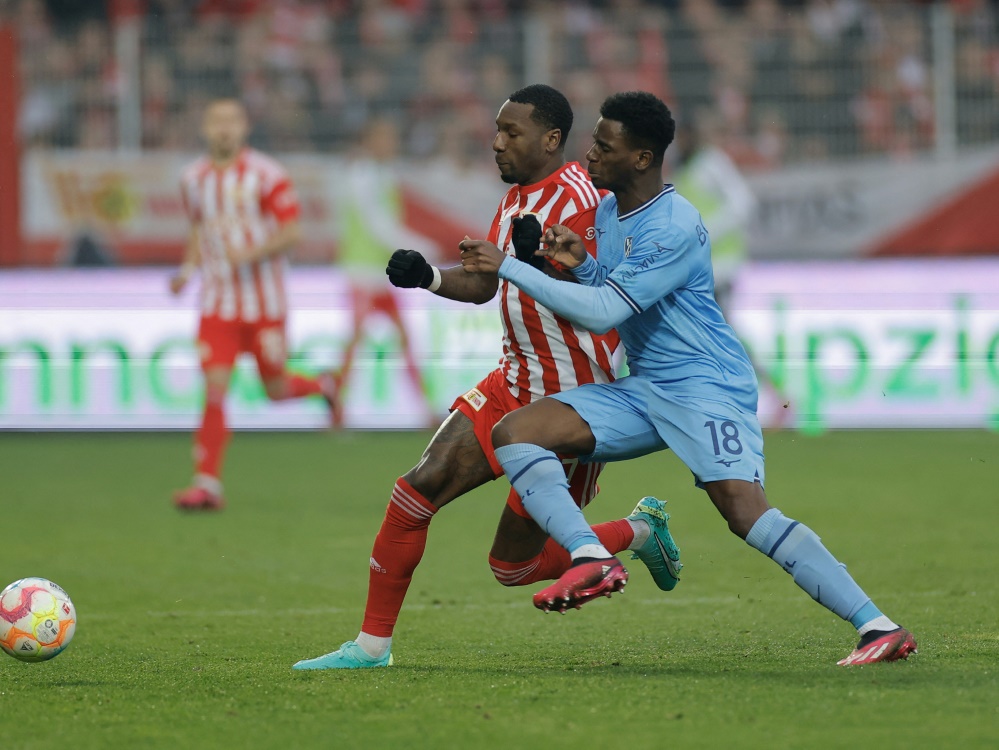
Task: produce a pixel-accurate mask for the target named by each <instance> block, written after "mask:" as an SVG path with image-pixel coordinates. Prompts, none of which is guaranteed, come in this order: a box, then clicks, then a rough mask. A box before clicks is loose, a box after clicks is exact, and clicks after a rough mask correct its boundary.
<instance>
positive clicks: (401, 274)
mask: <svg viewBox="0 0 999 750" xmlns="http://www.w3.org/2000/svg"><path fill="white" fill-rule="evenodd" d="M385 273H386V275H388V277H389V282H390V283H391V284H392V285H393V286H396V287H399V288H401V289H415V288H417V287H419V288H421V289H426V290H428V291H431V292H433V293H434V294H436V295H437V296H438V297H446V298H447V299H453V300H456V301H458V302H471V303H473V304H476V305H481V304H483V303H485V302H488V301H489V300H491V299H492V298H493V297H494V296H495V295H496V289H497V287H498V286H499V277H497V276H496V275H495V274H493V275H491V276H490V275H488V274H468V273H465V272H464V270H462V268H461V267H460V266H456V267H454V268H444V269H439V268H437V267H435V266H433V265H431V264H430V263H428V262H427V259H426V258H424V257H423V255H422V254H421V253H419V252H417V251H416V250H396V251H395V252H394V253H392V257H391V258H389V262H388V266H387V268H386V269H385Z"/></svg>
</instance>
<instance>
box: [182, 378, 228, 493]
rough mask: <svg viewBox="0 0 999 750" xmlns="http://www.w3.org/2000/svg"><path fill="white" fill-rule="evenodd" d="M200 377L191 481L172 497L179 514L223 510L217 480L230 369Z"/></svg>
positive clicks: (225, 434)
mask: <svg viewBox="0 0 999 750" xmlns="http://www.w3.org/2000/svg"><path fill="white" fill-rule="evenodd" d="M204 376H205V409H204V414H203V415H202V419H201V426H200V428H199V429H198V432H197V434H196V436H195V441H194V462H195V473H194V480H193V482H192V484H191V486H190V487H188V488H187V489H184V490H181V491H180V492H177V493H176V494H175V495H174V505H176V506H177V507H178V508H180V509H181V510H221V509H222V508H223V507H224V506H225V501H224V499H223V497H222V481H221V479H220V477H221V470H222V458H223V455H224V453H225V446H226V443H228V441H229V430H228V428H227V427H226V423H225V411H224V409H225V396H226V393H227V392H228V390H229V381H230V380H231V378H232V367H231V366H221V365H220V366H212V367H208V368H206V369H205V372H204Z"/></svg>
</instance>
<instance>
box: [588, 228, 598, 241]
mask: <svg viewBox="0 0 999 750" xmlns="http://www.w3.org/2000/svg"><path fill="white" fill-rule="evenodd" d="M596 236H597V230H596V229H594V228H593V227H590V228H589V229H587V230H586V239H588V240H592V239H593V238H594V237H596Z"/></svg>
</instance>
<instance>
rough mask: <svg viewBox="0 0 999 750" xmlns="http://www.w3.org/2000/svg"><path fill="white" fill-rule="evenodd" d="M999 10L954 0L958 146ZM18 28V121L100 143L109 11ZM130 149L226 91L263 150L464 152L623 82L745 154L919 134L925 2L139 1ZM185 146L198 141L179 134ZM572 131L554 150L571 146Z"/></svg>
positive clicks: (109, 51)
mask: <svg viewBox="0 0 999 750" xmlns="http://www.w3.org/2000/svg"><path fill="white" fill-rule="evenodd" d="M996 5H997V4H996V3H995V2H989V1H988V0H956V1H955V2H954V3H953V4H952V7H953V8H954V9H955V15H956V20H957V28H958V33H957V38H956V41H957V45H956V57H957V60H956V66H957V81H956V89H957V98H958V137H959V140H960V142H962V143H963V142H965V141H967V142H969V143H981V142H988V141H993V140H995V139H996V137H997V136H996V132H997V128H996V122H997V118H999V99H997V97H996V86H997V80H999V22H997V15H999V14H997V10H996ZM0 8H5V9H6V13H7V15H8V16H9V17H11V18H12V19H13V21H14V24H15V25H16V28H17V31H18V34H19V37H20V40H21V73H22V79H23V85H22V92H23V102H24V104H23V107H22V111H21V113H20V119H21V132H22V133H23V136H24V139H25V141H26V142H27V143H30V144H33V145H57V146H78V145H87V146H89V145H93V144H105V145H107V146H113V145H115V139H116V137H117V134H116V129H115V128H116V117H115V113H116V110H117V107H118V105H119V97H120V96H121V95H122V94H123V80H122V79H123V76H122V75H121V71H119V70H118V69H117V68H116V65H115V61H114V50H115V42H114V39H113V30H112V28H111V26H110V22H109V20H108V17H107V16H108V13H107V8H108V3H107V2H103V1H102V0H93V2H87V3H80V2H74V1H73V0H0ZM144 8H145V17H144V23H143V31H142V40H141V51H140V54H141V61H142V62H141V64H142V70H141V71H140V80H141V96H142V102H141V111H142V120H143V123H142V125H143V132H142V139H143V141H142V142H143V146H144V147H145V148H177V147H179V146H181V145H184V143H185V139H186V138H187V136H185V135H184V133H183V130H181V132H177V131H178V128H181V127H182V126H183V125H184V124H185V123H188V122H189V120H190V113H191V111H192V104H191V102H192V101H193V102H195V103H196V105H195V107H194V108H195V109H196V108H197V106H201V105H203V103H204V101H205V100H206V99H207V98H210V97H212V96H217V95H220V94H225V95H235V96H237V97H239V98H240V99H241V100H242V101H244V102H245V104H246V106H247V108H248V109H249V111H250V113H251V116H252V117H253V118H254V120H255V121H256V122H257V123H259V127H258V128H257V130H256V131H255V134H254V136H253V137H254V139H255V141H256V142H257V145H260V146H262V147H265V148H267V149H268V150H273V151H298V150H303V151H312V150H320V151H342V150H345V149H347V148H348V147H349V145H350V144H351V143H353V142H354V140H355V139H356V138H357V137H358V136H359V135H360V134H361V133H362V132H363V130H364V129H365V127H366V126H367V124H368V123H369V122H370V121H371V120H372V118H376V117H380V116H382V115H384V114H386V113H388V114H390V115H391V116H392V117H393V118H394V119H395V120H397V121H398V122H400V123H404V126H403V128H402V132H401V134H400V135H401V137H402V148H403V153H404V154H406V155H408V156H411V157H418V158H430V157H435V156H447V157H449V158H453V159H457V160H458V161H468V160H472V161H474V160H477V159H479V158H480V157H481V145H482V142H483V139H484V138H485V139H488V137H489V136H490V135H491V132H492V130H493V127H494V125H493V118H494V117H495V112H494V111H493V109H494V103H495V101H496V100H497V97H499V98H502V95H503V92H506V91H509V90H510V89H512V88H514V87H516V86H518V85H521V84H523V83H527V82H530V81H533V80H535V79H537V80H541V79H544V80H547V81H549V82H551V83H553V84H555V85H558V86H560V87H561V88H562V89H563V90H566V91H567V93H568V94H569V96H570V99H571V101H572V102H573V106H574V108H575V109H576V112H577V115H578V116H579V117H580V120H581V121H588V120H589V119H591V118H595V115H596V109H597V105H598V104H599V102H600V101H602V99H603V98H604V97H605V96H606V95H607V94H609V93H612V92H613V91H617V90H622V89H635V88H641V89H646V90H649V91H652V92H653V93H655V94H657V95H659V96H661V97H663V98H664V99H665V100H666V101H668V102H669V103H670V104H671V105H673V106H674V108H675V109H676V110H677V111H678V112H680V113H684V112H694V111H695V110H698V109H703V108H709V109H711V110H712V111H713V115H712V116H713V118H715V119H716V120H718V122H719V138H720V142H721V144H722V145H723V146H724V148H725V150H726V151H727V152H728V153H729V154H730V155H731V156H732V157H733V158H734V159H735V160H736V161H737V163H738V164H739V165H741V166H743V167H745V168H767V167H773V166H776V165H777V164H779V163H782V162H787V161H795V160H803V159H824V158H832V157H839V156H845V155H851V154H860V153H888V154H893V155H899V156H905V155H907V154H910V153H913V152H917V151H921V150H925V149H927V148H930V147H932V145H933V141H934V138H935V127H936V125H935V122H934V107H933V96H934V91H933V89H932V84H933V81H932V76H931V64H932V59H931V49H930V33H929V28H930V26H929V24H930V18H931V13H930V11H931V7H930V4H929V3H918V2H909V3H905V2H873V0H615V1H614V2H610V0H590V1H585V0H548V1H547V2H538V1H537V0H519V1H517V2H507V1H504V0H145V2H144ZM187 145H194V144H187ZM587 146H588V133H586V132H585V129H580V130H579V132H574V133H573V137H572V140H571V142H570V143H569V144H568V148H569V149H570V154H572V155H574V156H576V157H578V156H579V155H581V154H582V153H583V152H584V151H585V148H586V147H587Z"/></svg>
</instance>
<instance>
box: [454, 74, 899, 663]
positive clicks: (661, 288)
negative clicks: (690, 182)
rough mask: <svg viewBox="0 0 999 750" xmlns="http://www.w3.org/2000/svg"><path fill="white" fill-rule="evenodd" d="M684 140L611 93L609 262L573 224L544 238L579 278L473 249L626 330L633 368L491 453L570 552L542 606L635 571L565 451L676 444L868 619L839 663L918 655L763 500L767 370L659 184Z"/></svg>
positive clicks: (755, 529) (503, 425) (847, 611)
mask: <svg viewBox="0 0 999 750" xmlns="http://www.w3.org/2000/svg"><path fill="white" fill-rule="evenodd" d="M673 133H674V123H673V118H672V116H671V114H670V111H669V109H668V108H667V107H666V105H665V104H663V102H662V101H660V100H659V99H657V98H656V97H655V96H653V95H652V94H648V93H645V92H634V91H632V92H628V93H625V94H615V95H614V96H611V97H609V98H608V99H607V100H606V101H605V102H604V103H603V105H602V106H601V108H600V119H599V120H598V121H597V125H596V128H595V129H594V131H593V141H594V142H593V146H592V147H591V148H590V150H589V151H588V152H587V154H586V158H587V161H588V162H589V165H588V171H589V174H590V175H591V177H592V179H593V184H594V185H596V186H598V187H601V188H606V189H609V190H611V191H612V195H609V196H607V198H606V199H604V201H603V202H602V203H601V204H600V208H599V209H598V210H597V215H596V221H595V227H596V230H597V233H598V234H599V236H600V239H599V243H598V244H599V247H598V251H597V257H596V259H594V258H593V255H592V253H591V252H589V250H590V249H589V248H587V247H585V246H584V244H583V241H582V239H581V237H580V236H579V235H578V233H576V232H575V231H574V230H570V229H568V228H567V227H564V226H556V227H552V228H551V229H549V230H548V232H547V234H546V237H545V240H546V244H547V247H548V250H546V252H547V253H549V254H550V256H551V257H552V258H554V259H555V260H558V261H559V262H561V263H562V264H563V265H564V266H565V267H566V268H571V269H573V274H574V275H575V276H576V277H577V278H578V279H579V281H580V283H579V284H566V283H563V282H559V281H556V280H553V279H551V278H549V277H547V276H545V275H543V274H540V273H537V272H536V271H535V269H533V268H531V267H530V266H529V265H528V264H527V263H522V262H520V261H519V260H518V259H517V258H510V257H509V256H508V255H507V254H504V253H502V252H500V251H499V250H498V249H497V248H496V247H495V246H494V245H492V244H491V243H490V242H488V241H486V242H484V241H481V240H465V241H463V242H462V243H461V247H462V263H463V265H464V267H465V268H466V269H468V270H469V271H474V272H482V273H485V274H487V275H488V276H490V277H491V276H492V274H495V273H498V274H499V276H500V278H501V279H504V280H505V281H509V282H512V283H514V284H516V285H517V286H518V287H519V288H520V289H522V290H524V291H526V292H528V293H529V294H531V296H532V297H534V298H535V299H538V300H544V302H545V304H547V305H549V306H550V307H551V308H552V309H554V310H557V311H559V313H560V314H562V315H565V316H567V317H570V318H571V319H573V320H575V321H576V322H577V323H578V324H579V325H582V326H584V327H585V328H586V329H588V330H593V331H606V330H609V329H611V328H613V327H617V329H618V330H619V331H620V334H621V340H622V342H623V344H624V347H625V351H626V352H627V354H628V364H629V366H630V368H631V375H630V376H629V377H627V378H622V379H621V380H617V381H615V382H613V383H597V384H588V385H582V386H580V387H579V388H575V389H573V390H571V391H566V392H564V393H558V394H554V395H553V396H551V397H549V398H544V399H541V400H538V401H535V402H534V403H532V404H530V405H528V406H525V407H524V408H523V409H519V410H517V411H515V412H512V413H511V414H508V415H507V416H506V417H504V418H503V419H502V421H500V423H499V424H497V425H496V427H495V429H493V433H492V438H493V446H494V448H495V455H496V457H497V459H498V460H499V461H500V463H501V464H502V465H503V470H504V472H505V473H506V475H507V477H508V478H509V479H510V483H511V485H512V486H513V488H514V489H516V490H517V491H518V492H519V493H520V495H521V497H523V498H525V499H524V506H525V507H526V508H527V510H528V512H529V513H530V514H531V516H532V517H533V518H535V519H542V520H543V521H544V523H545V524H546V528H547V529H548V530H549V531H550V533H551V535H552V537H553V538H554V539H556V540H558V542H559V544H561V545H562V546H563V547H564V548H565V549H567V550H568V551H569V552H570V554H571V556H572V561H573V564H572V567H571V568H569V569H568V571H566V573H565V574H564V575H563V576H562V577H561V578H560V579H559V580H558V581H557V582H556V583H554V584H552V585H551V586H549V587H547V588H546V589H544V590H542V591H540V592H538V593H537V594H536V595H535V597H534V604H535V606H537V607H538V608H540V609H543V610H545V611H548V610H551V609H561V610H563V611H564V609H565V608H566V607H572V606H578V605H580V604H583V603H585V602H587V601H590V599H592V598H594V597H595V596H598V595H600V594H602V593H608V594H609V593H610V592H611V591H619V590H620V589H621V586H622V585H623V583H624V582H625V581H627V577H628V572H627V571H626V570H624V568H623V567H622V565H621V563H620V562H619V561H618V560H617V559H616V558H615V557H613V554H614V553H613V552H612V551H611V550H610V549H609V548H606V545H603V544H602V541H601V540H600V538H599V537H598V536H597V535H596V534H594V533H593V530H592V529H591V528H590V527H589V526H588V525H586V523H585V521H583V519H581V518H580V514H579V512H578V509H577V508H576V506H575V504H574V503H573V501H572V498H570V497H569V496H568V494H567V493H566V492H565V490H564V482H563V478H562V476H561V460H560V458H559V457H558V456H557V455H556V454H569V455H573V456H580V457H581V458H582V459H583V461H584V462H587V463H588V462H591V461H598V462H599V461H622V460H626V459H629V458H633V457H636V456H641V455H646V454H649V453H654V452H656V451H661V450H663V449H665V448H667V447H668V448H670V449H671V450H672V451H673V452H674V453H676V455H677V456H678V457H679V458H680V459H681V460H682V461H683V462H684V463H685V464H686V466H687V467H688V468H689V469H690V470H691V472H692V473H693V474H694V478H695V481H696V483H697V486H698V487H701V488H702V489H704V490H705V492H707V494H708V497H710V498H711V501H712V502H713V503H714V505H715V507H716V508H717V509H718V511H719V512H720V513H721V515H722V517H723V518H724V519H725V520H726V521H727V522H728V526H729V529H730V530H731V531H732V532H733V533H735V534H737V535H738V536H739V537H740V538H742V539H744V540H745V541H746V542H747V543H748V544H749V545H750V546H752V547H753V548H755V549H757V550H759V551H760V552H762V553H763V554H765V555H767V556H768V557H769V558H771V559H772V560H773V561H774V562H776V563H777V564H778V565H780V566H781V568H782V569H783V570H784V571H786V572H787V573H789V574H791V576H792V577H793V578H794V582H795V583H796V584H798V586H800V587H801V588H802V589H803V590H804V591H806V592H807V593H808V594H809V595H810V596H811V597H812V598H813V599H815V600H816V601H817V602H819V604H821V605H823V606H824V607H826V608H828V609H829V610H831V611H832V612H833V613H835V614H836V615H838V616H840V617H841V618H843V619H844V620H846V621H848V622H850V623H851V624H852V625H854V626H855V627H856V628H857V630H858V631H859V634H860V643H859V644H858V646H857V648H856V649H855V650H854V651H853V653H851V654H850V655H848V656H847V657H846V658H845V659H843V660H841V661H840V662H839V663H840V664H843V665H846V664H867V663H872V662H878V661H893V660H896V659H904V658H906V657H907V656H908V655H909V654H910V653H912V652H914V651H915V649H916V641H915V639H914V638H913V637H912V635H911V634H910V633H909V631H907V630H905V629H904V628H901V627H899V626H898V625H897V624H896V623H894V622H892V621H891V620H890V619H888V618H887V617H886V616H885V615H884V614H882V613H881V611H880V610H879V609H878V608H877V607H876V606H875V605H874V603H873V602H872V601H871V599H870V597H868V596H867V595H866V594H865V593H864V592H863V590H861V588H860V587H859V586H858V585H857V584H856V583H855V582H854V580H853V578H852V577H851V576H850V574H849V573H847V571H846V566H845V565H843V564H842V563H840V562H839V561H838V560H836V558H834V557H833V556H832V555H831V554H830V553H829V551H828V550H827V549H826V548H825V546H824V545H823V544H822V542H821V540H820V539H819V537H818V536H817V535H816V534H815V532H813V531H812V530H811V529H809V528H808V527H807V526H805V525H804V524H801V523H799V522H798V521H795V520H793V519H790V518H787V517H786V516H784V515H783V514H782V513H781V512H780V511H779V510H777V509H776V508H771V507H770V505H769V504H768V502H767V496H766V493H765V492H764V490H763V485H764V481H765V477H764V466H763V434H762V432H761V430H760V425H759V422H758V421H757V418H756V403H757V384H756V377H755V375H754V373H753V368H752V365H751V364H750V361H749V358H748V357H747V356H746V352H745V350H744V349H743V347H742V345H741V344H740V343H739V341H738V339H737V338H736V337H735V334H734V332H733V331H732V329H731V328H730V327H729V326H728V325H727V324H726V322H725V319H724V316H723V315H722V312H721V310H720V309H719V307H718V304H717V303H716V302H715V299H714V294H713V292H714V284H713V278H712V272H711V241H710V238H709V236H708V232H707V229H706V228H705V226H704V223H703V221H702V219H701V217H700V215H699V214H698V211H697V209H696V208H695V207H694V206H693V205H692V204H691V203H690V202H689V201H687V200H685V199H684V198H682V197H681V196H679V195H678V194H677V193H676V190H675V189H674V187H673V186H672V185H664V184H663V181H662V166H663V156H664V152H665V150H666V148H667V147H668V146H669V144H670V143H671V142H672V140H673Z"/></svg>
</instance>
